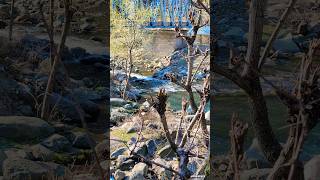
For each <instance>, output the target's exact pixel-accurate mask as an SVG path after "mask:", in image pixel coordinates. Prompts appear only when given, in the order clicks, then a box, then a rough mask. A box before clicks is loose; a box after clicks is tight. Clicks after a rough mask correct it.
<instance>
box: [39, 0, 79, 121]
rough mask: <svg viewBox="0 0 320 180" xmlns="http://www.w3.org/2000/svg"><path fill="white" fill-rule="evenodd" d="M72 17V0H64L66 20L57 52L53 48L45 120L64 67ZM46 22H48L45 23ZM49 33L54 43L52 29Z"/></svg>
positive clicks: (43, 109) (44, 103)
mask: <svg viewBox="0 0 320 180" xmlns="http://www.w3.org/2000/svg"><path fill="white" fill-rule="evenodd" d="M72 15H73V11H72V9H71V0H64V19H65V21H64V26H63V30H62V35H61V39H60V44H59V46H58V49H57V50H55V48H54V47H52V48H51V49H52V50H53V51H54V54H55V56H54V61H53V64H52V66H51V71H50V74H49V78H48V82H47V87H46V91H45V93H44V97H43V102H42V111H41V118H44V119H47V118H48V117H47V116H48V97H49V95H50V94H51V93H52V90H53V86H54V79H55V78H54V77H55V74H56V71H57V69H58V67H59V66H62V67H63V64H62V62H61V53H62V51H63V49H64V47H65V42H66V39H67V35H68V31H69V29H70V24H71V19H72ZM51 16H53V13H52V14H51ZM50 19H51V18H50ZM44 22H46V21H44ZM45 24H47V23H45ZM47 27H49V26H48V25H47ZM47 31H48V34H49V38H50V39H51V40H50V41H51V42H53V43H54V41H53V33H51V32H53V31H52V30H51V29H50V28H48V29H47Z"/></svg>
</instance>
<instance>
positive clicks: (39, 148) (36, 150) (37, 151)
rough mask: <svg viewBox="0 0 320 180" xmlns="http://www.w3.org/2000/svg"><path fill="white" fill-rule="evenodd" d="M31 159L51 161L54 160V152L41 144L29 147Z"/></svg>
mask: <svg viewBox="0 0 320 180" xmlns="http://www.w3.org/2000/svg"><path fill="white" fill-rule="evenodd" d="M31 152H32V155H33V157H34V158H35V159H36V160H38V161H51V160H52V159H53V158H54V152H53V151H51V150H50V149H48V148H46V147H44V146H43V145H41V144H36V145H33V146H32V147H31Z"/></svg>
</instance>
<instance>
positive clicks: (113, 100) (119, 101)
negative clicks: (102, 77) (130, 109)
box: [110, 98, 127, 106]
mask: <svg viewBox="0 0 320 180" xmlns="http://www.w3.org/2000/svg"><path fill="white" fill-rule="evenodd" d="M126 103H127V101H126V100H124V99H122V98H110V104H111V106H124V105H125V104H126Z"/></svg>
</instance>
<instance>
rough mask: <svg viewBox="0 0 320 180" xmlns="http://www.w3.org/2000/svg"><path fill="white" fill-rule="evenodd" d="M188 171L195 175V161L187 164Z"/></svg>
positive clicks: (196, 167)
mask: <svg viewBox="0 0 320 180" xmlns="http://www.w3.org/2000/svg"><path fill="white" fill-rule="evenodd" d="M188 169H189V171H190V172H191V174H195V173H196V172H197V170H198V163H197V162H196V161H191V162H189V164H188Z"/></svg>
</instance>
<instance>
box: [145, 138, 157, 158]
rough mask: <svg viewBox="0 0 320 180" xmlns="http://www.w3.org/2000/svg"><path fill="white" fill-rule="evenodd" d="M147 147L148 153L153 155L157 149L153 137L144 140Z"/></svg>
mask: <svg viewBox="0 0 320 180" xmlns="http://www.w3.org/2000/svg"><path fill="white" fill-rule="evenodd" d="M146 145H147V149H148V155H149V156H154V155H155V153H156V151H157V145H156V143H155V141H154V140H153V139H150V140H148V141H147V142H146Z"/></svg>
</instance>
